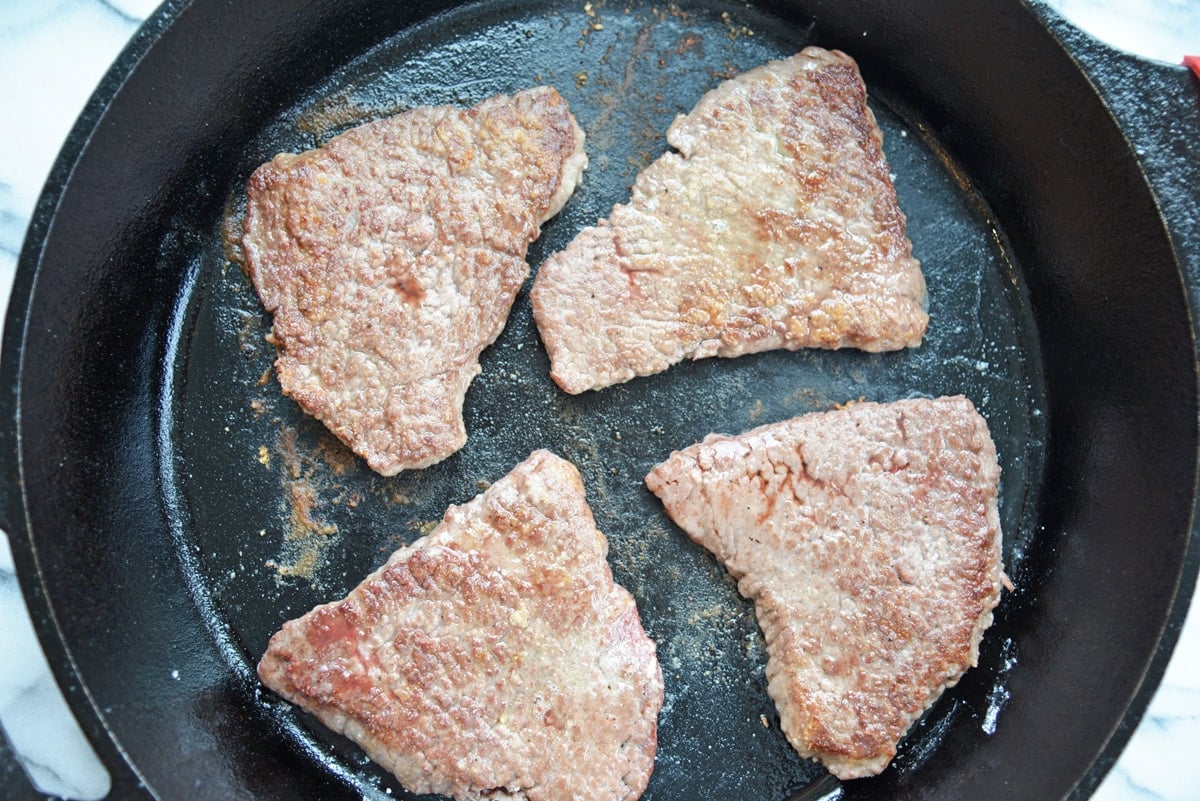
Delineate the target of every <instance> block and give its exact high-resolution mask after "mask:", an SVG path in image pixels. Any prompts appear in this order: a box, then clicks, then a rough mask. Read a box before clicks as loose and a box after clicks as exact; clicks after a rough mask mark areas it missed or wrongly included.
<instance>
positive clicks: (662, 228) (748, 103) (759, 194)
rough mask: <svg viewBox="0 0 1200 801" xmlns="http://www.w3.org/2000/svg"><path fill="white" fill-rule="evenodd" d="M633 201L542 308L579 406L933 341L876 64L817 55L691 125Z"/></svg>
mask: <svg viewBox="0 0 1200 801" xmlns="http://www.w3.org/2000/svg"><path fill="white" fill-rule="evenodd" d="M667 141H668V142H669V143H670V144H671V145H672V146H673V147H675V148H676V149H677V150H678V151H679V152H678V153H674V152H669V153H666V154H665V155H663V156H662V157H661V158H659V159H658V160H657V161H655V162H654V163H653V164H651V165H650V166H649V167H648V168H647V169H646V170H645V171H644V172H642V173H641V175H639V176H638V179H637V182H636V184H634V187H633V192H632V198H631V199H630V201H629V203H628V204H626V205H618V206H615V207H614V208H613V210H612V214H611V215H610V216H609V218H608V219H607V220H601V221H600V223H599V225H598V226H597V227H594V228H586V229H584V230H583V231H582V232H581V233H580V234H579V236H577V237H576V238H575V240H574V241H573V242H572V243H571V244H570V245H569V246H568V247H567V248H566V249H565V250H564V251H562V252H560V253H557V254H555V255H554V256H552V257H551V258H549V259H548V260H547V261H546V262H545V263H544V264H543V265H542V266H541V267H540V268H539V271H538V275H537V278H536V279H535V281H534V286H533V294H532V300H533V309H534V316H535V318H536V320H537V324H538V328H539V329H540V331H541V335H542V341H543V342H544V343H545V346H546V350H547V351H548V352H549V354H550V360H551V376H552V377H553V378H554V380H555V381H556V382H557V383H558V384H559V386H561V387H562V388H563V389H564V390H566V391H567V392H571V393H578V392H583V391H584V390H587V389H596V388H599V387H604V386H608V385H609V384H615V383H619V382H621V381H627V380H629V379H630V378H633V377H635V376H641V375H649V374H651V373H657V372H661V371H662V370H665V369H666V368H667V367H669V366H670V365H672V364H675V363H676V362H679V361H681V360H683V359H687V358H692V359H699V358H703V357H707V356H740V355H742V354H744V353H752V352H757V351H763V350H771V349H775V348H787V349H790V350H795V349H797V348H805V347H821V348H840V347H854V348H861V349H863V350H868V351H883V350H895V349H899V348H903V347H915V346H916V345H918V344H920V342H921V338H922V336H923V335H924V332H925V327H926V324H927V322H928V315H926V313H925V310H924V302H925V281H924V278H923V277H922V275H921V269H920V264H919V263H918V262H917V261H916V260H915V259H913V258H912V245H911V243H910V242H909V241H908V239H907V237H906V236H905V218H904V215H903V214H902V213H901V212H900V209H899V207H898V206H897V204H896V193H895V190H894V188H893V186H892V182H891V178H890V176H889V173H888V165H887V162H886V161H885V160H884V156H883V150H882V141H883V137H882V135H881V134H880V131H879V128H878V126H877V125H876V123H875V117H874V115H873V114H872V113H871V110H870V109H869V108H868V107H867V105H866V90H865V88H864V87H863V82H862V78H861V77H860V76H859V73H858V67H857V65H855V63H854V61H853V60H852V59H851V58H850V57H849V56H847V55H845V54H844V53H840V52H837V51H827V50H821V49H820V48H816V47H809V48H806V49H805V50H804V51H802V52H801V53H800V54H798V55H796V56H793V57H792V58H790V59H787V60H785V61H774V62H770V63H768V64H766V65H765V66H762V67H759V68H757V69H754V70H751V71H750V72H747V73H745V74H743V75H741V76H739V77H737V78H734V79H733V80H730V81H726V82H725V83H723V84H721V85H720V86H718V87H717V88H716V89H714V90H712V91H711V92H709V93H708V94H706V95H705V96H704V97H703V98H701V100H700V102H699V103H698V104H697V105H696V107H695V108H694V109H693V110H692V111H691V113H689V114H687V115H686V116H680V117H678V118H676V120H675V122H674V123H673V124H672V125H671V127H670V128H669V129H668V131H667Z"/></svg>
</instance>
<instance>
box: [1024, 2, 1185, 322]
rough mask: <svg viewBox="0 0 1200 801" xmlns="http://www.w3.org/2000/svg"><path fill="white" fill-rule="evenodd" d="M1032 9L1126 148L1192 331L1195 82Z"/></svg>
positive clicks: (1049, 12) (1182, 70)
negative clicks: (1157, 218)
mask: <svg viewBox="0 0 1200 801" xmlns="http://www.w3.org/2000/svg"><path fill="white" fill-rule="evenodd" d="M1032 7H1033V9H1034V11H1035V13H1037V14H1038V15H1039V16H1040V17H1041V18H1042V21H1043V22H1044V23H1045V25H1046V27H1047V28H1049V30H1050V31H1051V33H1053V34H1054V36H1055V37H1056V38H1057V39H1058V40H1059V41H1060V42H1062V44H1063V46H1064V47H1065V48H1066V50H1067V52H1068V53H1070V54H1071V55H1072V57H1074V59H1075V61H1076V62H1077V63H1078V64H1079V66H1080V67H1081V68H1082V69H1083V71H1084V72H1085V73H1086V74H1087V76H1088V77H1089V78H1090V79H1091V81H1092V83H1093V84H1094V85H1095V86H1096V88H1097V89H1098V90H1099V92H1100V95H1101V97H1103V98H1104V100H1105V103H1106V105H1107V106H1108V109H1109V111H1110V113H1112V115H1113V116H1114V117H1115V118H1116V120H1117V122H1118V123H1120V125H1121V128H1122V130H1124V131H1125V135H1126V136H1127V137H1128V138H1129V141H1130V143H1131V144H1132V145H1133V147H1134V151H1135V152H1136V153H1137V155H1138V159H1139V161H1140V163H1141V166H1142V170H1143V172H1144V173H1145V175H1146V179H1147V181H1148V182H1149V184H1150V188H1151V189H1152V190H1153V192H1154V195H1155V197H1156V198H1157V200H1158V203H1159V209H1160V210H1161V213H1162V216H1163V220H1164V222H1165V223H1166V227H1167V230H1168V232H1169V233H1170V235H1171V239H1172V241H1173V243H1174V245H1175V249H1176V252H1177V253H1178V255H1179V263H1180V266H1181V267H1182V269H1183V278H1184V280H1185V282H1186V285H1187V293H1188V300H1189V302H1190V306H1191V308H1192V310H1193V312H1192V319H1193V325H1194V326H1195V324H1196V321H1197V319H1198V315H1197V311H1200V215H1197V214H1196V210H1195V202H1196V201H1195V199H1196V191H1197V187H1200V79H1197V77H1196V76H1195V75H1193V74H1192V73H1191V72H1190V71H1189V70H1188V68H1187V67H1185V66H1183V65H1182V64H1180V65H1172V64H1166V63H1164V62H1159V61H1151V60H1149V59H1145V58H1141V57H1139V56H1135V55H1131V54H1129V53H1126V52H1124V51H1121V50H1117V49H1115V48H1113V47H1110V46H1108V45H1106V44H1104V43H1102V42H1100V41H1098V40H1097V39H1095V38H1093V37H1092V36H1090V35H1089V34H1087V33H1085V32H1083V31H1081V30H1079V29H1078V28H1076V27H1075V26H1074V25H1071V24H1070V23H1069V22H1067V21H1065V20H1064V19H1063V18H1062V17H1060V16H1059V15H1058V14H1057V13H1055V12H1054V11H1052V10H1050V9H1048V8H1046V7H1045V6H1042V5H1040V4H1033V6H1032ZM1179 56H1180V59H1182V58H1183V56H1184V54H1183V53H1180V54H1179ZM1193 333H1195V329H1194V330H1193Z"/></svg>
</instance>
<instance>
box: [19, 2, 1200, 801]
mask: <svg viewBox="0 0 1200 801" xmlns="http://www.w3.org/2000/svg"><path fill="white" fill-rule="evenodd" d="M155 5H156V4H155V3H154V2H150V0H60V1H59V2H40V1H39V0H32V1H31V0H0V76H3V79H4V80H3V81H0V110H3V118H4V120H5V124H3V125H0V154H5V155H4V157H3V158H2V159H0V308H5V307H7V303H8V293H9V290H10V287H11V283H12V276H13V273H14V270H15V266H16V260H17V254H18V252H19V250H20V246H21V241H22V239H23V237H24V231H25V226H26V225H27V223H28V220H29V216H30V214H31V212H32V209H33V206H34V203H35V202H36V200H37V196H38V194H39V193H40V191H41V187H42V184H43V182H44V181H45V179H46V175H47V173H48V171H49V169H50V165H51V163H52V162H53V160H54V157H55V155H56V154H57V152H58V150H59V148H60V147H61V144H62V142H63V140H64V138H65V137H66V134H67V131H68V130H69V128H70V126H71V124H72V123H73V122H74V120H75V118H76V116H77V115H78V114H79V111H80V110H81V109H82V107H83V105H84V103H85V102H86V100H87V98H88V97H89V95H90V94H91V92H92V90H93V88H94V87H95V85H96V83H97V81H98V80H99V78H100V76H101V75H102V74H103V73H104V71H105V70H106V69H107V68H108V66H109V64H110V63H111V62H112V60H113V59H114V58H115V56H116V55H117V53H118V52H119V51H120V49H121V48H122V47H124V45H125V43H126V42H127V41H128V40H129V37H130V36H131V35H132V34H133V33H134V31H135V30H136V29H137V26H138V24H139V23H140V22H141V20H142V19H144V18H145V17H146V16H147V15H148V14H149V13H150V12H151V11H152V10H153V8H154V6H155ZM1051 5H1053V6H1054V7H1056V8H1058V9H1060V10H1061V11H1062V12H1063V13H1064V14H1065V15H1066V16H1067V17H1068V18H1069V19H1072V20H1073V21H1074V22H1076V23H1077V24H1079V25H1080V26H1081V27H1083V28H1085V29H1086V30H1088V31H1090V32H1092V33H1094V34H1096V35H1097V36H1099V37H1100V38H1103V39H1106V40H1107V41H1109V42H1111V43H1112V44H1115V45H1117V46H1119V47H1122V48H1124V49H1127V50H1130V51H1133V52H1136V53H1139V54H1141V55H1145V56H1148V57H1151V58H1156V59H1159V60H1162V61H1168V62H1172V63H1178V61H1179V59H1180V58H1181V57H1182V56H1183V55H1184V54H1185V53H1186V52H1192V53H1196V52H1198V51H1200V2H1198V0H1052V2H1051ZM14 120H18V121H19V123H18V124H12V121H14ZM1197 135H1200V132H1197ZM17 154H19V155H17ZM1198 618H1200V615H1198V614H1195V613H1193V614H1192V615H1191V616H1190V618H1189V621H1188V624H1187V625H1186V626H1185V628H1184V631H1183V634H1182V636H1181V637H1180V640H1179V645H1178V647H1177V648H1176V651H1175V654H1174V656H1173V657H1172V660H1171V663H1170V666H1169V667H1168V669H1167V673H1166V676H1165V677H1164V679H1163V682H1162V685H1161V687H1160V689H1159V690H1158V692H1157V694H1156V695H1155V697H1154V699H1153V701H1152V702H1151V704H1150V707H1149V710H1148V711H1147V713H1146V716H1145V718H1144V719H1143V721H1142V723H1141V725H1140V726H1139V728H1138V730H1137V732H1136V733H1135V734H1134V736H1133V738H1132V739H1131V740H1130V742H1129V745H1128V746H1127V748H1126V749H1125V752H1124V753H1123V754H1122V756H1121V758H1120V759H1119V760H1118V762H1117V764H1116V765H1115V766H1114V768H1113V769H1112V771H1111V772H1110V774H1109V775H1108V777H1107V778H1106V779H1105V781H1104V783H1103V784H1102V785H1101V786H1100V788H1099V789H1098V790H1097V792H1096V794H1095V795H1094V798H1095V799H1097V800H1098V801H1196V799H1200V619H1198ZM0 724H2V725H3V728H4V730H5V732H6V734H7V735H8V738H9V742H10V743H11V744H12V745H13V747H14V749H15V750H16V751H17V752H18V753H19V754H20V755H21V757H22V758H23V761H24V764H25V766H26V769H27V771H28V772H29V774H30V776H31V777H32V778H33V780H34V782H35V784H36V785H37V786H38V787H39V788H40V789H42V790H43V791H44V792H46V793H47V794H50V795H56V796H65V797H68V798H76V799H98V798H103V797H104V796H105V795H106V794H107V792H108V787H109V780H108V777H107V774H106V773H105V771H104V769H103V767H102V766H100V765H99V763H98V762H97V761H96V760H95V757H94V756H93V755H91V753H90V749H89V747H88V745H87V742H86V740H85V739H84V738H83V736H82V735H81V734H80V732H79V730H78V728H77V727H76V726H75V725H74V722H73V721H72V720H71V718H70V714H69V712H68V711H67V709H66V706H65V704H64V703H63V701H62V698H61V695H60V694H59V693H58V690H57V688H56V686H55V685H54V682H53V680H52V679H51V678H50V674H49V672H48V670H47V668H46V666H45V660H44V657H42V655H41V652H40V648H39V647H38V646H37V642H36V638H35V637H34V635H33V631H32V627H31V626H30V625H29V622H28V617H27V615H26V614H25V611H24V606H23V601H22V599H21V596H20V593H19V591H18V589H17V585H16V578H15V576H14V574H13V564H12V557H11V554H10V552H9V550H8V546H7V540H6V539H4V538H2V537H0ZM4 796H5V792H4V788H3V787H0V797H4Z"/></svg>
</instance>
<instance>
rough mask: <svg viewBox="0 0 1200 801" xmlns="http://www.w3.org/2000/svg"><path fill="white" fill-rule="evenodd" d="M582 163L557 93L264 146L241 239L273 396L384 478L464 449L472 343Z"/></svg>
mask: <svg viewBox="0 0 1200 801" xmlns="http://www.w3.org/2000/svg"><path fill="white" fill-rule="evenodd" d="M586 164H587V157H586V156H585V155H584V153H583V131H582V130H580V128H579V126H578V125H576V123H575V120H574V118H573V117H572V116H571V113H570V111H569V110H568V109H567V104H566V101H565V100H563V99H562V97H561V96H560V95H559V94H558V92H556V91H555V90H554V89H551V88H548V87H538V88H534V89H529V90H525V91H522V92H518V93H516V94H514V95H512V96H511V97H509V96H498V97H493V98H491V99H489V100H485V101H483V102H482V103H480V104H479V105H477V106H475V107H474V108H471V109H466V110H464V109H458V108H453V107H447V106H437V107H421V108H417V109H413V110H411V111H408V112H405V113H403V114H399V115H397V116H395V117H391V118H389V119H384V120H379V121H376V122H371V123H368V124H366V125H362V126H359V127H357V128H353V129H351V130H350V131H347V132H346V133H343V134H341V135H340V136H336V137H334V138H333V139H331V140H330V141H329V142H328V143H327V144H325V146H324V147H321V148H318V149H316V150H311V151H308V152H306V153H301V154H299V155H293V154H290V153H285V154H281V155H279V156H276V157H275V158H274V159H273V160H272V161H270V162H268V163H267V164H264V165H263V166H262V167H260V168H259V169H258V170H257V171H255V173H254V174H253V175H252V176H251V177H250V181H249V184H248V186H247V188H246V194H247V198H248V203H247V210H246V222H245V235H244V237H243V240H242V241H243V245H244V247H245V252H246V260H247V266H248V269H249V272H250V276H251V278H252V279H253V281H254V286H255V288H256V289H257V290H258V294H259V297H260V298H261V299H262V302H263V305H264V306H266V308H267V311H269V312H272V313H273V314H274V326H273V329H272V336H273V340H274V342H275V344H276V345H277V346H278V348H279V357H278V360H277V361H276V363H275V367H276V372H277V373H278V376H279V383H280V385H281V386H282V388H283V391H284V393H285V394H287V395H289V396H291V397H292V398H294V399H295V400H296V402H297V403H299V405H300V407H301V408H302V409H304V411H306V412H308V413H309V414H311V415H313V416H314V417H317V418H318V419H320V420H321V421H322V422H324V423H325V425H326V426H328V427H329V429H330V430H331V431H333V433H334V434H336V435H337V436H338V437H339V438H340V439H342V441H344V442H345V443H346V444H347V445H349V446H350V448H351V449H352V450H354V451H355V452H356V453H358V454H359V455H360V456H362V457H363V458H364V459H366V461H367V463H368V464H369V465H370V466H371V467H372V468H373V469H374V470H376V471H378V472H379V473H382V474H383V475H393V474H395V473H397V472H399V471H400V470H404V469H410V468H418V467H425V466H427V465H430V464H433V463H434V462H438V461H440V460H442V459H444V458H446V457H447V456H449V455H450V454H451V453H453V452H454V451H456V450H458V449H459V448H461V447H462V446H463V444H464V443H465V442H466V437H467V435H466V430H465V427H464V424H463V419H462V405H463V398H464V396H465V394H466V391H467V387H468V385H469V384H470V383H471V380H472V379H473V378H474V377H475V376H476V375H478V373H479V369H480V368H479V354H480V352H482V351H483V349H484V348H486V347H487V346H488V345H489V344H491V343H492V342H493V341H494V340H495V339H496V337H497V336H499V334H500V332H501V331H502V330H503V328H504V324H505V321H506V320H507V319H508V312H509V309H510V308H511V307H512V304H513V300H514V299H515V297H516V294H517V291H518V290H519V289H520V287H521V285H522V284H523V283H524V281H525V279H526V277H528V275H529V266H528V265H527V264H526V263H525V252H526V248H527V247H528V245H529V243H530V242H532V241H533V240H534V239H536V238H537V237H538V234H539V226H540V225H541V224H542V223H543V222H544V221H545V220H547V219H548V218H550V217H551V216H553V215H554V214H556V213H558V211H559V210H560V209H561V208H562V206H563V204H564V203H566V201H567V198H568V197H570V195H571V193H572V192H573V191H574V189H575V186H576V184H577V183H578V181H579V178H580V175H581V173H582V171H583V169H584V167H585V166H586Z"/></svg>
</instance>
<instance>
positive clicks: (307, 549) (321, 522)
mask: <svg viewBox="0 0 1200 801" xmlns="http://www.w3.org/2000/svg"><path fill="white" fill-rule="evenodd" d="M296 441H297V434H296V429H294V428H292V427H291V426H287V425H283V426H281V427H280V429H279V436H278V437H277V438H276V440H275V443H274V448H273V453H274V454H275V455H276V457H277V460H276V461H277V462H278V467H277V468H276V469H277V470H278V471H279V480H280V485H281V487H282V489H283V493H282V495H283V503H282V505H283V506H284V511H285V513H286V520H287V524H286V527H285V529H284V533H283V541H282V543H281V544H280V550H279V555H278V557H277V558H275V559H271V560H268V561H267V566H268V567H270V568H272V569H273V570H274V571H275V572H276V574H277V575H278V576H279V578H280V579H284V578H303V579H307V580H308V581H311V582H313V583H314V584H316V583H318V582H317V580H316V575H317V571H318V569H319V568H320V566H321V564H322V561H323V558H324V554H325V551H326V549H328V548H329V547H330V546H332V545H333V544H335V543H336V542H337V541H338V539H339V532H338V527H337V524H335V523H330V522H327V521H326V520H325V519H324V517H323V516H322V515H321V514H320V513H319V511H318V510H319V508H320V506H321V496H322V493H323V492H325V491H328V490H329V489H330V488H331V487H330V486H329V483H328V480H327V478H326V475H327V474H326V473H325V471H322V470H319V469H318V467H319V465H318V459H317V458H314V456H313V455H311V454H306V453H303V452H301V450H300V449H298V448H297V447H296ZM264 447H265V446H264ZM329 450H331V449H330V448H328V447H327V446H323V447H322V450H321V451H320V452H321V453H324V452H328V451H329ZM260 452H261V451H260ZM350 458H352V457H350ZM260 461H262V462H263V465H264V466H265V467H269V465H270V463H271V460H270V459H266V460H263V459H261V458H260ZM334 464H338V462H335V463H334ZM336 469H337V468H334V471H335V472H336ZM351 500H353V498H351Z"/></svg>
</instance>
